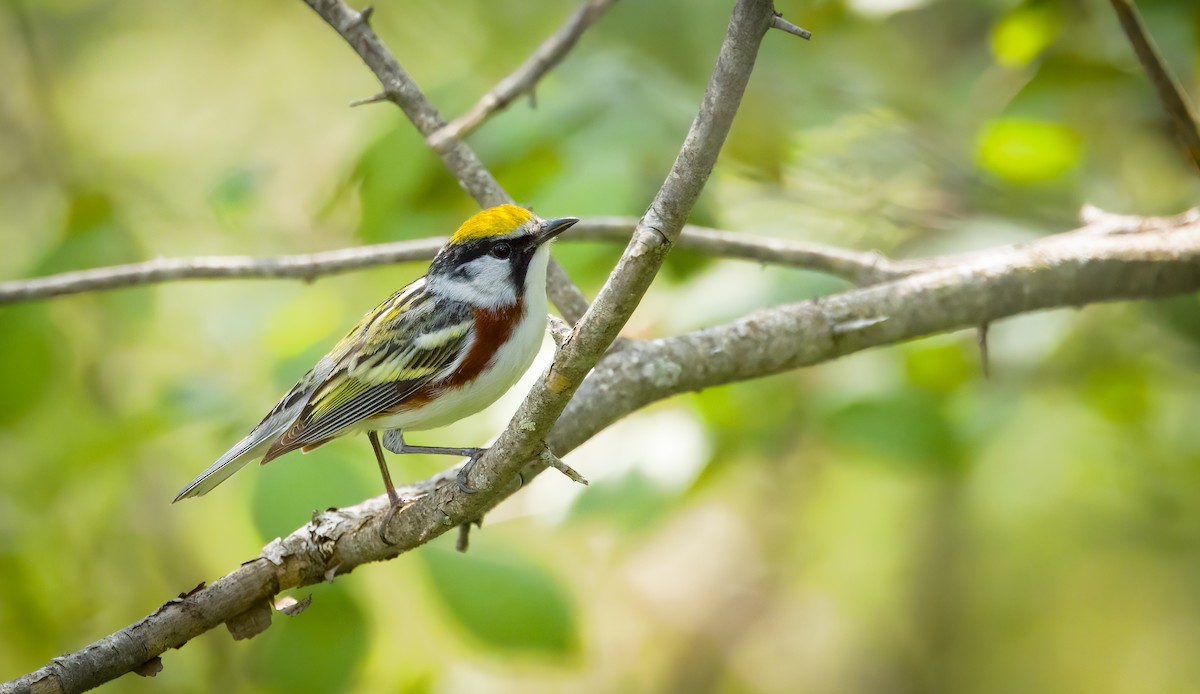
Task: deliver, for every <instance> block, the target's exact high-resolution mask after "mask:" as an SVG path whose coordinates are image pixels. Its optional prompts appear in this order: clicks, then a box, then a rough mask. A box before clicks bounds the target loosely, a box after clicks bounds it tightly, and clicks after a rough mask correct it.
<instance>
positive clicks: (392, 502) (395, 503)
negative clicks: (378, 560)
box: [379, 494, 425, 546]
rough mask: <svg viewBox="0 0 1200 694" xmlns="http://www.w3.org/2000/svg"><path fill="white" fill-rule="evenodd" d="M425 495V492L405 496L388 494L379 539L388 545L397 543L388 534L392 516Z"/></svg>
mask: <svg viewBox="0 0 1200 694" xmlns="http://www.w3.org/2000/svg"><path fill="white" fill-rule="evenodd" d="M424 496H425V495H424V494H420V495H417V496H408V497H404V496H400V495H398V494H397V495H395V496H393V495H391V494H388V502H389V503H388V509H387V511H385V512H384V514H383V517H382V518H380V519H379V539H380V540H382V541H383V544H385V545H388V546H391V545H394V544H396V543H395V542H392V541H391V540H390V539H388V536H387V531H388V528H389V527H390V526H391V525H392V518H393V517H395V515H396V514H397V513H399V512H401V511H403V510H404V509H406V508H408V507H409V506H412V505H413V504H415V503H417V501H418V500H419V499H421V498H422V497H424Z"/></svg>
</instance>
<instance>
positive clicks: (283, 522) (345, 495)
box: [227, 408, 395, 540]
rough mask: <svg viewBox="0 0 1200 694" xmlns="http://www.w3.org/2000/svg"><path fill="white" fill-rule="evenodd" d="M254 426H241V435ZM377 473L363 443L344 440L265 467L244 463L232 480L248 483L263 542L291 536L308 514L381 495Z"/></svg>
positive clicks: (361, 439) (357, 438) (363, 439)
mask: <svg viewBox="0 0 1200 694" xmlns="http://www.w3.org/2000/svg"><path fill="white" fill-rule="evenodd" d="M265 409H266V408H264V411H265ZM256 423H257V422H253V423H251V422H247V426H246V431H249V430H250V427H251V424H256ZM233 444H234V441H230V442H229V445H231V446H232V445H233ZM392 457H393V458H395V456H392ZM393 466H394V463H393ZM392 469H393V470H394V469H395V467H393V468H392ZM378 470H379V467H378V465H377V464H376V462H375V456H374V454H373V453H372V452H371V446H370V444H368V443H367V437H365V436H345V437H342V438H340V439H336V440H334V441H331V442H330V443H328V444H326V445H324V446H322V447H320V448H318V449H316V450H315V451H313V452H311V453H301V452H299V451H296V452H293V453H289V454H287V455H285V456H283V457H281V458H278V459H276V460H272V461H271V462H270V463H269V464H267V465H261V464H259V463H258V462H253V463H250V464H249V465H247V466H246V469H245V470H242V471H241V472H239V473H238V475H239V476H242V475H250V476H253V477H254V482H253V484H254V496H253V500H252V502H251V503H252V509H251V510H252V512H253V515H254V526H255V528H257V530H258V532H259V537H260V538H262V539H263V540H268V539H270V538H274V537H278V536H279V535H282V534H284V533H289V532H291V531H292V530H294V529H295V528H296V527H297V526H299V525H301V524H302V523H304V522H305V521H307V520H308V519H309V515H310V514H311V513H312V511H314V510H321V509H326V508H331V507H339V506H347V505H350V504H353V503H357V502H359V501H362V500H363V499H365V498H367V497H370V496H374V495H376V494H379V493H381V492H382V491H383V482H382V481H381V480H380V477H379V473H378ZM227 484H228V483H227Z"/></svg>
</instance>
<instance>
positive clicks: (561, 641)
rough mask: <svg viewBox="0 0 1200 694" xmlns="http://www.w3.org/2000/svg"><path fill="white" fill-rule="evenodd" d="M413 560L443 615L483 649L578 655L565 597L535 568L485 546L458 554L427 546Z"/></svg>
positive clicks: (551, 579) (547, 575)
mask: <svg viewBox="0 0 1200 694" xmlns="http://www.w3.org/2000/svg"><path fill="white" fill-rule="evenodd" d="M477 544H478V543H477ZM418 555H419V556H420V557H421V559H422V562H423V563H424V565H425V567H426V568H427V569H428V570H429V577H430V580H431V581H432V583H433V589H434V592H435V593H436V594H437V596H438V597H439V598H441V600H442V604H443V605H444V606H445V608H446V611H447V612H448V613H449V614H450V615H451V616H453V617H454V619H456V620H457V621H458V623H459V624H460V625H462V626H463V627H464V628H465V629H466V630H467V631H468V632H470V633H471V635H472V636H474V637H475V638H477V639H479V640H480V641H482V642H483V643H484V644H485V645H487V646H489V647H492V648H497V649H501V650H506V651H514V652H531V653H541V654H546V655H554V656H567V655H570V654H573V653H575V652H576V651H577V650H578V648H579V636H578V633H577V630H578V627H577V625H576V623H575V611H574V607H573V605H572V604H571V601H570V597H569V596H568V594H567V592H566V591H565V590H564V589H563V588H562V586H561V584H560V583H559V582H558V579H557V578H556V577H555V576H553V575H552V574H550V573H549V572H548V571H546V570H545V569H543V568H541V567H540V566H537V565H535V564H532V563H529V562H527V561H524V560H523V559H522V558H520V557H518V556H515V555H514V554H511V553H508V552H505V553H503V554H501V553H500V552H498V551H497V550H494V549H491V548H489V547H487V546H478V547H477V546H472V547H471V551H470V552H468V553H466V554H459V553H457V552H452V551H450V550H448V549H443V548H442V547H440V546H433V545H427V546H425V547H422V548H421V550H420V551H419V552H418Z"/></svg>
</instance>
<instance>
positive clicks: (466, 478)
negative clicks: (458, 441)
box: [457, 448, 488, 494]
mask: <svg viewBox="0 0 1200 694" xmlns="http://www.w3.org/2000/svg"><path fill="white" fill-rule="evenodd" d="M487 450H488V449H486V448H476V449H475V452H474V453H471V454H470V456H469V457H468V458H467V462H465V463H463V466H462V467H460V468H459V469H458V479H457V481H458V490H459V491H460V492H462V493H463V494H474V493H475V492H477V491H479V489H477V488H476V487H473V486H472V485H471V480H470V477H471V470H472V469H473V468H474V467H475V463H476V461H478V460H479V458H480V456H482V455H483V454H484V453H487Z"/></svg>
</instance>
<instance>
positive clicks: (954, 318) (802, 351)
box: [0, 215, 1200, 694]
mask: <svg viewBox="0 0 1200 694" xmlns="http://www.w3.org/2000/svg"><path fill="white" fill-rule="evenodd" d="M1123 219H1126V218H1123ZM1136 228H1140V229H1143V231H1136V232H1130V233H1119V234H1105V235H1101V234H1097V233H1094V232H1095V228H1094V225H1090V226H1088V227H1084V228H1083V229H1080V230H1077V231H1075V232H1068V233H1065V234H1059V235H1055V236H1050V237H1046V238H1044V239H1039V240H1037V241H1033V242H1030V243H1026V244H1020V245H1016V246H1010V247H1007V248H1004V249H998V250H995V251H990V252H984V253H978V254H971V255H967V256H962V258H963V259H962V261H961V262H958V263H954V264H949V265H946V266H944V267H939V268H934V269H930V270H928V271H926V272H920V273H918V274H914V275H912V276H909V277H903V278H898V279H894V280H891V281H888V282H885V283H882V284H878V285H875V286H872V287H868V288H863V289H855V290H851V291H847V292H844V293H841V294H837V295H834V296H830V297H824V298H821V299H814V300H811V301H803V302H799V303H795V304H790V305H786V306H780V307H777V308H770V309H764V310H762V311H758V312H757V313H754V314H752V315H749V316H746V317H744V318H742V319H739V320H736V321H733V322H731V323H728V324H725V325H720V326H715V327H711V328H705V329H703V330H698V331H695V332H691V333H687V334H684V335H679V336H675V337H666V338H661V339H656V340H647V341H632V342H630V343H628V344H627V345H626V346H625V347H624V348H623V349H621V350H619V351H616V352H611V353H609V354H608V355H606V356H605V357H604V359H602V360H601V361H600V363H599V364H598V365H597V366H596V368H595V369H594V370H593V371H592V372H591V374H590V375H588V377H587V378H586V380H585V381H584V382H583V384H582V386H581V387H580V388H579V392H578V394H577V397H575V398H573V399H572V400H571V401H570V404H569V405H568V406H567V407H566V411H565V412H564V414H563V416H562V417H561V418H560V419H559V420H558V421H557V422H556V423H555V425H554V427H553V429H552V430H551V433H550V436H549V437H548V443H549V445H550V447H551V448H552V449H553V450H555V451H557V452H558V453H559V454H565V453H566V452H568V451H571V450H573V449H574V448H576V447H577V446H579V445H580V444H582V443H583V442H584V441H586V440H588V439H589V438H591V437H592V436H594V435H595V434H596V433H598V432H599V431H600V430H602V429H604V428H605V427H607V426H608V425H610V424H612V423H613V422H615V421H617V420H618V419H620V418H622V417H624V416H625V415H627V414H629V413H630V412H633V411H635V410H637V409H639V408H641V407H644V406H646V405H647V404H650V403H652V402H655V401H658V400H661V399H663V398H667V397H670V396H672V395H677V394H680V393H685V392H689V391H697V390H702V389H705V388H711V387H715V386H719V385H723V384H728V383H733V382H736V381H741V380H747V379H751V378H759V377H762V376H766V375H770V374H776V373H780V372H783V371H787V370H790V369H795V368H799V367H803V366H809V365H813V364H819V363H822V362H825V361H829V360H832V359H836V358H838V357H841V356H845V355H847V354H851V353H854V352H857V351H861V350H864V349H869V348H871V347H878V346H882V345H889V344H895V343H897V342H902V341H904V340H909V339H912V338H916V337H920V336H924V335H930V334H934V333H941V332H947V331H952V330H959V329H964V328H972V327H975V326H977V325H979V324H981V323H985V322H987V323H990V322H994V321H997V320H999V319H1002V318H1006V317H1009V316H1013V315H1017V314H1020V313H1026V312H1030V311H1038V310H1044V309H1050V308H1064V307H1079V306H1083V305H1086V304H1089V303H1095V302H1102V301H1116V300H1128V299H1152V298H1157V297H1163V296H1170V295H1173V294H1180V293H1184V292H1192V291H1197V290H1200V219H1197V216H1196V215H1188V216H1181V217H1178V218H1174V222H1172V223H1171V225H1167V220H1163V219H1148V220H1143V221H1142V223H1140V224H1137V225H1136ZM597 303H599V302H597ZM576 339H578V338H576ZM546 465H547V461H546V458H545V457H539V458H538V459H535V460H533V461H532V462H529V463H526V464H525V465H524V466H523V467H521V469H520V472H521V475H522V476H523V477H524V478H525V479H529V478H531V477H532V476H534V475H536V474H538V473H539V472H540V471H541V470H542V469H544V468H545V466H546ZM454 476H455V469H453V468H452V469H450V470H447V471H445V472H443V473H440V474H439V475H437V476H435V477H433V478H430V479H428V480H425V481H423V482H420V483H418V484H416V485H414V486H412V487H410V488H408V489H406V490H403V493H404V494H405V495H406V496H415V495H418V494H425V496H424V497H423V498H421V499H420V500H418V501H417V502H416V503H415V504H414V505H413V506H412V507H410V508H408V509H406V510H405V511H404V512H402V513H400V514H397V515H396V517H395V519H394V521H393V523H392V525H391V527H390V528H389V531H388V536H389V538H391V539H392V540H393V541H394V542H395V543H396V544H394V545H386V544H384V543H383V542H382V541H381V540H380V538H379V534H378V533H377V532H376V529H377V526H376V524H377V523H378V522H379V521H380V518H381V517H382V515H383V513H384V511H385V510H386V508H387V498H386V496H379V497H376V498H373V499H368V500H366V501H364V502H362V503H360V504H357V505H355V506H351V507H347V508H343V509H338V510H333V511H326V512H322V513H318V514H316V515H315V516H314V518H313V520H312V521H311V522H310V523H307V524H305V525H304V526H303V527H301V528H299V529H297V530H296V531H295V532H293V533H292V534H290V535H288V536H287V537H286V538H283V539H280V540H276V541H274V542H272V543H271V544H269V545H267V547H266V548H264V550H263V552H262V554H261V555H260V556H258V557H256V558H255V559H253V560H251V561H249V562H247V563H246V564H244V565H242V566H241V567H240V568H238V569H236V570H235V571H233V572H232V573H230V574H227V575H226V576H224V577H222V578H220V579H218V580H217V581H216V582H214V583H213V584H212V585H209V586H206V587H203V588H200V589H198V590H195V591H193V592H191V593H190V594H188V595H186V596H182V597H180V598H176V599H173V600H170V601H168V602H167V603H166V604H165V605H163V606H162V607H160V608H159V609H157V610H155V611H154V612H153V613H151V614H150V615H148V616H147V617H146V618H144V619H142V620H139V621H138V622H136V623H134V624H132V625H130V626H128V627H126V628H125V629H122V630H121V631H118V632H116V633H114V634H111V635H109V636H107V637H105V638H103V639H101V640H99V641H97V642H96V643H94V644H92V645H91V646H88V647H87V648H84V649H82V650H80V651H77V652H75V653H70V654H67V655H64V656H62V657H60V658H56V659H55V660H54V661H52V662H51V663H50V664H48V665H46V666H45V667H43V668H41V669H40V670H38V671H36V672H34V673H30V674H28V675H25V676H24V677H21V678H18V679H16V680H13V681H11V682H8V683H7V684H4V685H0V694H10V693H15V692H29V691H33V687H34V686H45V687H47V691H67V692H74V691H82V690H83V689H87V688H90V687H94V686H97V685H99V684H101V683H103V682H105V681H108V680H111V679H113V678H115V677H117V676H119V675H121V674H122V673H125V672H128V671H130V670H132V669H134V668H135V667H137V666H139V665H141V664H142V663H144V662H146V661H148V660H151V659H153V658H154V657H156V656H158V655H159V654H161V653H163V652H165V651H166V650H168V649H170V648H178V647H180V646H182V645H183V644H184V643H186V642H187V641H188V640H189V639H191V638H193V637H194V636H196V635H198V634H201V633H203V632H204V631H207V630H208V629H211V628H213V627H215V626H216V625H218V624H221V623H222V622H226V621H229V620H236V619H237V618H238V617H239V615H241V614H243V613H246V612H247V611H249V610H252V609H255V608H256V607H257V606H261V605H263V604H264V603H266V602H267V601H268V600H269V599H270V598H271V596H273V595H276V594H277V593H279V592H281V591H285V590H288V589H291V588H297V587H301V586H305V585H311V584H314V583H318V582H322V581H327V580H333V579H334V578H335V577H336V576H339V575H342V574H346V573H349V572H351V571H353V570H354V569H355V568H357V567H358V566H361V565H362V564H365V563H368V562H373V561H382V560H386V559H390V558H392V557H394V556H396V555H397V554H399V553H401V552H404V551H407V550H409V549H411V548H413V547H416V546H419V545H421V544H423V543H425V542H427V541H429V540H430V539H432V538H434V537H436V536H437V535H440V534H441V533H443V532H445V531H446V530H449V529H451V528H454V527H458V526H459V525H461V524H462V523H464V522H466V521H468V520H470V519H472V518H476V517H478V515H479V514H480V513H481V512H482V511H483V510H485V509H486V508H487V507H491V506H493V505H495V504H497V503H499V502H500V501H501V500H503V499H504V498H506V497H507V496H509V495H511V494H512V493H513V492H514V491H516V489H517V488H518V486H519V485H517V484H515V483H512V484H508V485H505V486H504V487H503V488H490V489H487V490H485V491H482V492H480V493H478V494H474V495H464V494H462V493H461V492H460V491H459V490H458V488H457V486H456V485H455V484H453V483H452V482H451V480H453V479H454ZM464 497H470V498H471V500H472V501H473V502H474V503H472V504H470V505H468V504H465V503H463V499H464ZM478 502H482V503H478ZM55 687H57V689H55Z"/></svg>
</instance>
